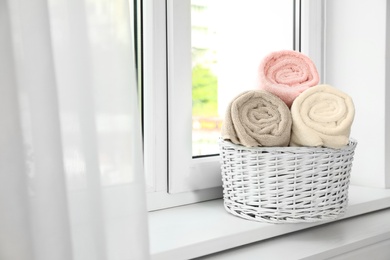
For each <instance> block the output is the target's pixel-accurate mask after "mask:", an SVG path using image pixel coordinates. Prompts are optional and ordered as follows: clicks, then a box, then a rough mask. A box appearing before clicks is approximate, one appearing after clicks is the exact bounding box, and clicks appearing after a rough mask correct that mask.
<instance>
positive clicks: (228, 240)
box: [149, 186, 390, 260]
mask: <svg viewBox="0 0 390 260" xmlns="http://www.w3.org/2000/svg"><path fill="white" fill-rule="evenodd" d="M389 207H390V190H386V189H373V188H366V187H357V186H350V189H349V203H348V208H347V212H346V214H345V215H344V217H343V218H342V219H345V218H350V217H353V216H357V215H361V214H364V213H368V212H373V211H377V210H380V209H385V208H389ZM343 222H344V221H342V222H340V221H339V222H337V221H336V222H335V223H337V224H340V225H343ZM325 223H329V222H315V223H303V224H266V223H260V222H255V221H248V220H244V219H241V218H238V217H235V216H233V215H231V214H229V213H227V212H226V211H225V209H224V207H223V201H222V200H221V199H219V200H212V201H207V202H202V203H196V204H191V205H186V206H182V207H176V208H171V209H166V210H160V211H154V212H150V213H149V237H150V250H151V258H152V259H153V260H158V259H164V260H165V259H169V260H174V259H191V258H195V257H200V256H205V255H209V254H213V253H217V252H221V251H223V250H227V249H231V248H235V247H238V246H242V245H246V244H249V243H253V242H258V241H262V240H265V239H268V238H273V237H276V236H280V235H283V234H288V233H291V232H294V231H299V230H303V229H307V228H310V227H314V226H319V225H322V224H325ZM331 225H333V224H331ZM271 241H272V240H271ZM267 243H269V242H268V241H267ZM243 259H244V258H243Z"/></svg>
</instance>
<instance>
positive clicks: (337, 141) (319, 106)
mask: <svg viewBox="0 0 390 260" xmlns="http://www.w3.org/2000/svg"><path fill="white" fill-rule="evenodd" d="M291 114H292V120H293V124H292V130H291V143H290V145H291V146H324V147H330V148H341V147H343V146H344V145H347V144H348V141H349V135H350V131H351V125H352V122H353V119H354V116H355V107H354V104H353V101H352V99H351V97H349V96H348V95H347V94H345V93H344V92H342V91H340V90H338V89H335V88H333V87H331V86H329V85H318V86H315V87H312V88H309V89H308V90H306V91H304V92H302V94H300V95H299V96H298V97H297V98H296V99H295V101H294V103H293V104H292V106H291Z"/></svg>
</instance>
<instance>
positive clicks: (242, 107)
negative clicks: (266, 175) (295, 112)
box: [222, 90, 292, 147]
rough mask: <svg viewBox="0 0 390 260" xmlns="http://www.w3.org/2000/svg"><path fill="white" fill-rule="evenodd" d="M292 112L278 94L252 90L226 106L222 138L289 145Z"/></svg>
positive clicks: (242, 142) (243, 142) (252, 143)
mask: <svg viewBox="0 0 390 260" xmlns="http://www.w3.org/2000/svg"><path fill="white" fill-rule="evenodd" d="M291 123H292V120H291V113H290V110H289V108H288V107H287V105H286V104H285V103H284V102H283V101H282V100H281V99H280V98H278V97H277V96H275V95H273V94H271V93H269V92H267V91H264V90H250V91H246V92H243V93H241V94H240V95H238V96H237V97H236V98H234V99H233V100H232V101H231V102H230V104H229V105H228V108H227V110H226V115H225V120H224V122H223V124H222V138H223V139H224V140H230V141H231V142H233V143H235V144H240V145H244V146H246V147H257V146H287V145H288V144H289V141H290V134H291Z"/></svg>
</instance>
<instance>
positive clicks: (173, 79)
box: [143, 0, 323, 210]
mask: <svg viewBox="0 0 390 260" xmlns="http://www.w3.org/2000/svg"><path fill="white" fill-rule="evenodd" d="M296 2H297V3H298V2H302V6H304V8H302V9H301V11H300V15H301V17H302V24H303V23H305V24H306V21H310V23H307V26H304V27H301V31H296V35H300V37H301V42H302V44H301V46H302V49H301V51H302V52H304V53H306V54H308V55H310V57H313V60H314V62H315V63H316V65H317V66H318V67H319V72H320V73H322V61H323V54H322V45H321V44H322V42H323V41H322V40H323V38H322V37H323V34H322V32H323V30H322V29H321V30H318V28H323V27H322V15H323V8H322V7H323V6H322V2H323V1H322V0H321V1H319V2H320V3H317V1H310V0H297V1H296ZM314 2H315V3H314ZM167 10H168V11H169V12H167ZM172 11H173V12H172ZM189 11H190V1H189V0H185V1H183V0H167V1H161V0H144V1H143V18H144V19H143V51H144V52H143V65H144V77H143V86H144V92H143V96H144V116H145V118H144V124H145V128H144V152H145V156H144V157H145V172H146V174H147V175H148V178H147V179H148V180H149V181H148V183H147V191H148V196H147V198H148V209H149V210H157V209H163V208H167V207H173V206H178V205H183V204H189V203H195V202H199V201H205V200H210V199H215V198H220V197H221V196H222V187H221V183H222V182H221V177H220V176H219V162H218V160H219V159H218V157H206V158H197V159H196V160H197V161H196V163H194V161H193V159H192V154H191V150H190V149H181V147H182V146H183V145H186V146H187V147H191V142H192V138H191V132H192V129H191V122H190V121H189V122H184V123H185V125H186V127H187V128H188V129H187V131H183V130H180V131H170V132H168V128H169V125H168V124H174V122H175V118H191V114H190V113H191V102H188V104H187V106H186V107H183V109H180V110H172V109H171V108H170V106H171V102H172V100H175V99H178V98H180V97H181V96H183V95H186V96H191V93H190V92H191V88H180V87H177V86H182V85H183V84H185V85H191V82H188V80H190V79H191V75H190V73H191V68H190V66H191V65H190V64H191V62H189V61H190V60H189V59H191V56H190V51H189V50H181V49H180V48H181V46H174V45H173V44H171V45H170V46H168V45H167V40H170V41H171V42H173V43H174V42H175V38H176V37H181V41H183V35H186V34H187V35H189V34H190V33H191V24H190V23H191V21H190V17H189V16H188V15H186V14H188V12H189ZM167 13H174V14H175V17H167ZM177 21H180V22H177ZM167 30H168V33H166V32H167ZM187 39H188V40H189V39H190V37H187ZM182 43H183V42H182ZM187 45H188V46H190V44H189V43H187ZM182 46H183V45H182ZM178 48H179V49H178ZM172 49H174V50H175V53H180V55H175V56H174V57H169V56H168V54H167V52H168V53H172V52H169V51H170V50H172ZM168 60H169V62H168ZM186 60H187V62H185V61H186ZM168 64H169V65H168ZM183 64H187V66H186V65H183ZM168 66H171V67H169V68H168ZM168 69H169V70H168ZM167 71H169V72H168V73H167ZM186 74H187V75H186ZM183 75H185V76H184V77H183ZM168 114H169V115H168ZM173 129H174V128H173ZM183 140H186V141H183ZM183 142H185V143H183ZM172 155H174V157H173V156H172ZM178 162H180V163H178ZM191 170H192V171H195V172H196V174H197V175H202V178H199V179H202V181H196V180H195V181H194V180H192V181H191V182H187V183H188V184H187V185H183V182H182V180H178V181H179V182H180V184H179V185H176V181H177V180H175V179H172V178H169V174H168V173H169V171H178V172H182V173H183V174H182V177H183V179H185V178H191V173H190V171H191ZM210 170H211V171H214V172H218V174H214V175H211V174H209V172H207V171H210ZM209 177H210V178H209Z"/></svg>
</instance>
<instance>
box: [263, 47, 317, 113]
mask: <svg viewBox="0 0 390 260" xmlns="http://www.w3.org/2000/svg"><path fill="white" fill-rule="evenodd" d="M259 80H260V85H259V88H260V89H264V90H267V91H269V92H271V93H273V94H275V95H276V96H278V97H279V98H280V99H282V100H283V101H284V102H285V103H286V104H287V106H288V107H291V104H292V102H293V101H294V99H295V98H296V97H297V96H298V95H299V94H300V93H302V92H303V91H305V90H306V89H308V88H310V87H313V86H315V85H317V84H318V82H319V76H318V72H317V68H316V66H315V65H314V63H313V61H312V60H311V59H310V58H309V57H307V56H306V55H304V54H302V53H300V52H297V51H290V50H283V51H277V52H272V53H270V54H269V55H267V56H266V57H265V58H264V59H263V61H262V62H261V64H260V66H259Z"/></svg>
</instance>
